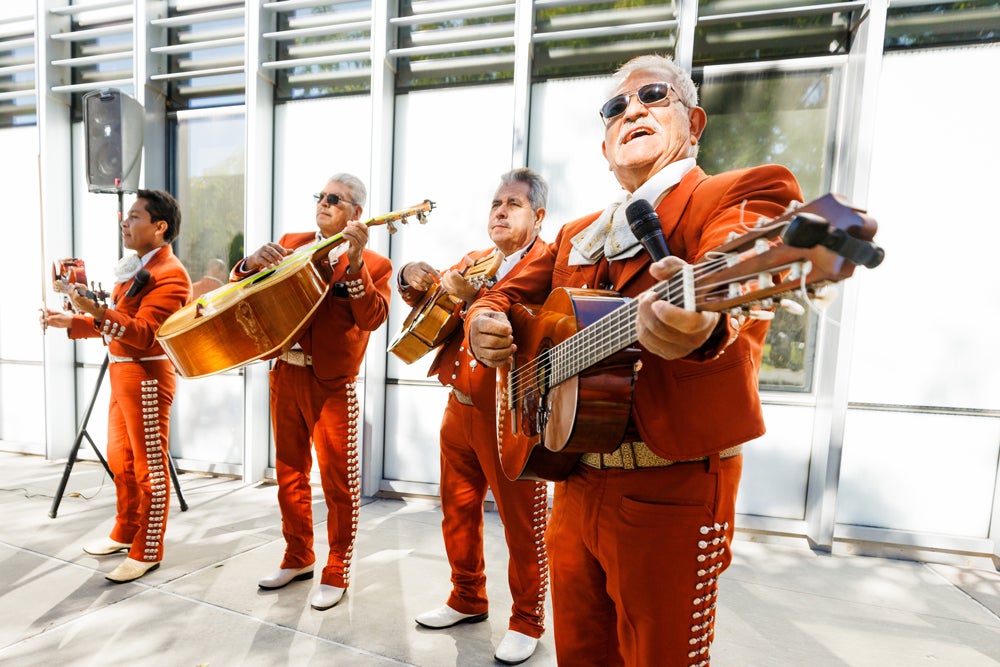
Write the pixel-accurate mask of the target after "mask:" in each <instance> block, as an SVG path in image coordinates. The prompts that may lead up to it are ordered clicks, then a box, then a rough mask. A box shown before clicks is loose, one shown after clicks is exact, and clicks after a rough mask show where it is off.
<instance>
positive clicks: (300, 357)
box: [278, 350, 313, 367]
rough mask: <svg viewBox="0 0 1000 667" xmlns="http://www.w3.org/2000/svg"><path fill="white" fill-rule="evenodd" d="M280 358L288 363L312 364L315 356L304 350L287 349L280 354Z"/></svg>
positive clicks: (303, 365) (294, 364)
mask: <svg viewBox="0 0 1000 667" xmlns="http://www.w3.org/2000/svg"><path fill="white" fill-rule="evenodd" d="M278 359H281V360H282V361H284V362H285V363H286V364H291V365H292V366H302V367H305V366H312V365H313V358H312V355H311V354H306V353H305V352H303V351H302V350H285V351H284V352H282V353H281V354H280V355H278Z"/></svg>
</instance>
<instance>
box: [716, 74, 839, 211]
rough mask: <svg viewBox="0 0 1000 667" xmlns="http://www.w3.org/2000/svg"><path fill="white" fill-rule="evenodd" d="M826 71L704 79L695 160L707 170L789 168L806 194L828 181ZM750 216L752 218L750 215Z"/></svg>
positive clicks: (829, 134) (830, 122)
mask: <svg viewBox="0 0 1000 667" xmlns="http://www.w3.org/2000/svg"><path fill="white" fill-rule="evenodd" d="M830 87H831V74H830V72H829V71H820V72H816V71H813V72H801V73H781V72H763V73H754V74H746V75H740V76H739V78H737V77H734V76H730V77H727V78H726V79H717V80H711V81H706V82H704V83H703V84H702V85H701V89H700V94H701V106H702V107H704V109H705V111H706V112H707V113H708V126H707V127H706V129H705V133H704V135H703V136H702V141H701V151H700V153H699V154H698V163H699V164H700V165H701V166H702V168H704V169H705V171H707V172H708V173H710V174H712V173H719V172H722V171H725V170H727V169H736V168H739V167H749V166H754V165H759V164H768V163H775V164H783V165H785V166H786V167H788V168H789V169H791V170H792V173H793V174H795V176H796V178H798V179H799V184H800V185H801V186H802V191H803V193H804V194H805V197H806V199H807V200H810V199H813V198H815V197H818V196H820V195H822V194H825V192H826V189H827V188H828V187H829V181H830V176H829V165H830V164H831V163H832V156H828V155H827V153H828V151H829V148H830V146H832V142H831V137H832V128H833V123H834V121H835V114H834V110H833V109H831V108H830V99H831V95H830V93H831V90H830ZM751 222H752V221H751Z"/></svg>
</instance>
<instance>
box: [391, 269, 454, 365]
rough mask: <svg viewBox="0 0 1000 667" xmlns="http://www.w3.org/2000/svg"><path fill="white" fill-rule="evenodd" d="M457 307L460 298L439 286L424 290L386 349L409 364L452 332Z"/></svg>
mask: <svg viewBox="0 0 1000 667" xmlns="http://www.w3.org/2000/svg"><path fill="white" fill-rule="evenodd" d="M461 307H462V301H461V299H456V298H455V297H453V296H451V295H450V294H448V293H447V292H445V291H444V290H443V289H441V288H438V289H437V290H434V291H430V292H428V293H427V296H425V297H424V298H423V299H422V300H421V301H420V303H418V304H417V305H416V306H414V307H413V310H411V311H410V314H409V315H407V316H406V320H404V321H403V327H402V328H401V329H400V331H399V333H397V334H396V336H395V337H394V338H393V339H392V341H391V342H390V343H389V352H392V353H393V354H395V355H396V356H397V357H399V358H400V359H402V360H403V361H404V362H405V363H407V364H412V363H413V362H414V361H416V360H418V359H420V358H421V357H423V356H424V355H425V354H427V353H428V352H430V351H431V350H433V349H434V348H435V347H437V346H438V345H440V344H441V343H443V342H444V341H446V340H448V338H449V337H450V336H451V334H453V333H454V332H455V329H457V328H458V324H459V322H461V318H460V317H458V309H459V308H461Z"/></svg>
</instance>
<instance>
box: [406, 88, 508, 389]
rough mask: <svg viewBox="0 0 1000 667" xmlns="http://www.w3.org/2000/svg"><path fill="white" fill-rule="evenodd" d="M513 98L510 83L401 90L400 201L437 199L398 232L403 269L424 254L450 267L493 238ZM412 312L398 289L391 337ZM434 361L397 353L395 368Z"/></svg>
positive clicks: (421, 367) (420, 368) (413, 373)
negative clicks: (422, 220) (408, 361)
mask: <svg viewBox="0 0 1000 667" xmlns="http://www.w3.org/2000/svg"><path fill="white" fill-rule="evenodd" d="M513 105H514V89H513V87H512V86H510V85H491V86H477V87H464V88H454V89H443V90H432V91H419V92H412V93H410V94H407V95H401V96H398V97H397V98H396V131H395V138H396V141H395V155H394V156H393V163H394V174H395V176H394V181H393V201H395V202H400V203H402V204H403V205H404V206H409V205H412V204H416V203H419V202H421V201H423V200H424V199H430V200H431V201H433V202H435V204H436V206H437V208H436V209H435V210H434V211H433V212H431V214H430V216H429V217H428V222H427V224H426V225H425V226H423V225H414V224H410V225H408V227H409V228H408V229H404V230H402V231H400V232H399V233H398V234H396V235H395V236H393V237H392V258H393V266H394V268H395V269H396V270H397V271H398V270H399V269H401V268H402V267H403V265H404V264H406V263H407V262H412V261H417V260H422V261H425V262H428V263H429V264H431V265H432V266H434V267H437V268H439V269H446V268H448V267H450V266H451V265H453V264H455V263H457V262H458V261H459V260H460V259H461V258H462V256H463V255H464V254H465V253H467V252H469V251H470V250H476V249H480V248H488V247H490V246H491V241H490V238H489V235H488V234H487V230H486V224H487V221H488V219H489V211H490V203H491V202H492V201H493V194H494V192H496V188H497V185H499V183H500V175H501V174H502V173H504V172H505V171H507V170H509V169H510V137H511V135H512V132H513V128H512V120H511V119H512V115H513ZM442 109H450V110H458V109H476V113H441V110H442ZM483 128H490V129H489V131H488V132H484V131H483ZM471 142H474V143H475V146H474V147H473V146H472V144H471ZM456 160H457V162H456ZM409 312H410V309H409V308H408V307H407V306H406V305H405V304H404V303H403V301H402V300H401V299H400V298H399V296H398V294H396V293H395V289H394V294H393V303H392V306H391V307H390V309H389V332H390V339H391V337H392V336H393V335H395V333H396V332H398V331H399V330H400V327H401V325H402V322H403V320H404V318H405V316H406V315H407V314H408V313H409ZM433 354H434V353H433V352H431V353H430V354H428V355H427V357H431V358H433ZM429 362H430V359H427V358H426V357H425V359H422V360H421V361H420V362H418V363H415V364H414V365H412V366H407V365H405V364H404V363H403V362H402V361H400V360H399V359H397V358H396V356H395V355H391V354H390V355H389V365H388V374H389V377H395V378H404V379H411V380H426V376H427V368H426V364H429Z"/></svg>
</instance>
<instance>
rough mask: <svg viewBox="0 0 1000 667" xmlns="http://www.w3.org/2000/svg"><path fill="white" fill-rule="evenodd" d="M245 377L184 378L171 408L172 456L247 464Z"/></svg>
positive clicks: (178, 386) (222, 374)
mask: <svg viewBox="0 0 1000 667" xmlns="http://www.w3.org/2000/svg"><path fill="white" fill-rule="evenodd" d="M243 405H244V403H243V374H242V373H239V372H235V371H234V372H228V373H220V374H218V375H212V376H210V377H203V378H197V379H193V380H186V379H184V378H180V379H179V380H178V383H177V392H176V394H175V396H174V404H173V406H172V407H171V409H170V453H171V454H172V455H173V456H174V457H176V458H183V459H189V460H196V461H208V462H220V463H228V464H232V465H242V464H243V424H244V419H243Z"/></svg>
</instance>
